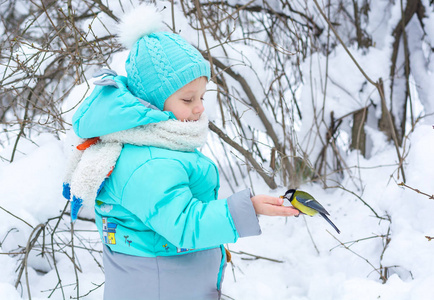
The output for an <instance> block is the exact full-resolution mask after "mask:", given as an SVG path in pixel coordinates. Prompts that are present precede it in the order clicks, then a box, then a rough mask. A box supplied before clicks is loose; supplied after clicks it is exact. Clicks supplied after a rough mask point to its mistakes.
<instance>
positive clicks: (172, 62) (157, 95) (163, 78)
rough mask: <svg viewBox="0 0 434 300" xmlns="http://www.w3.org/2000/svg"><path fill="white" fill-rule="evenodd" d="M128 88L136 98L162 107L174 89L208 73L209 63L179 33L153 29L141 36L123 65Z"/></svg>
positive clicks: (209, 73)
mask: <svg viewBox="0 0 434 300" xmlns="http://www.w3.org/2000/svg"><path fill="white" fill-rule="evenodd" d="M125 69H126V71H127V74H128V76H127V77H128V88H129V89H130V91H131V92H132V93H133V94H134V95H135V96H136V97H139V98H142V99H143V100H145V101H147V102H149V103H151V104H152V105H154V106H156V107H158V109H160V110H163V109H164V102H165V101H166V99H167V98H169V97H170V95H172V94H173V93H175V92H176V91H177V90H179V89H180V88H182V87H183V86H185V85H186V84H188V83H190V82H191V81H193V80H195V79H196V78H199V77H206V78H207V79H208V80H209V79H210V76H211V71H210V66H209V62H208V61H206V60H205V59H204V58H203V57H202V55H201V54H200V52H199V51H198V50H197V49H196V48H194V47H193V46H192V45H190V44H189V43H187V41H185V40H184V39H183V38H181V37H180V36H179V35H177V34H175V33H171V32H154V33H151V34H148V35H146V36H143V37H142V38H140V39H139V40H138V41H137V42H136V44H135V45H134V46H133V48H132V50H131V52H130V54H129V57H128V59H127V61H126V64H125Z"/></svg>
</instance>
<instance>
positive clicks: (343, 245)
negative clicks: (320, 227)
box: [314, 0, 387, 282]
mask: <svg viewBox="0 0 434 300" xmlns="http://www.w3.org/2000/svg"><path fill="white" fill-rule="evenodd" d="M314 1H315V0H314ZM326 231H327V232H328V233H329V234H330V235H331V236H332V237H333V238H334V239H335V240H336V241H338V243H339V244H341V246H342V247H344V248H345V249H347V250H348V251H350V252H351V253H353V254H354V255H356V256H358V257H359V258H361V259H363V260H364V261H365V262H367V263H368V264H369V265H370V266H371V267H372V268H373V269H374V271H375V272H377V273H378V274H379V275H380V278H381V279H382V280H383V282H386V281H387V279H386V278H384V276H383V274H381V272H380V271H379V270H378V268H376V267H375V266H374V265H373V264H372V263H371V262H370V261H369V260H367V259H366V258H364V257H363V256H361V255H360V254H358V253H356V252H355V251H353V250H352V249H350V248H349V247H348V246H347V245H345V244H344V243H342V242H341V241H340V240H339V239H338V238H337V237H335V236H334V235H333V234H332V233H330V231H328V229H326Z"/></svg>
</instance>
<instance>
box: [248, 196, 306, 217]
mask: <svg viewBox="0 0 434 300" xmlns="http://www.w3.org/2000/svg"><path fill="white" fill-rule="evenodd" d="M250 199H251V200H252V203H253V207H254V208H255V211H256V214H258V215H266V216H282V217H291V216H298V214H299V213H300V211H298V209H295V208H293V207H288V206H282V204H283V199H282V198H279V197H272V196H268V195H256V196H253V197H252V198H250Z"/></svg>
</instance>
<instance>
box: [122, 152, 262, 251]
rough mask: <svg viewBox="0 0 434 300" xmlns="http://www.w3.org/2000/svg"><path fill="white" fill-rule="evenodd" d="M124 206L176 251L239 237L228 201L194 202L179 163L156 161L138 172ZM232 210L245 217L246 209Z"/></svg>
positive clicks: (131, 180)
mask: <svg viewBox="0 0 434 300" xmlns="http://www.w3.org/2000/svg"><path fill="white" fill-rule="evenodd" d="M244 201H246V200H244ZM248 201H249V202H250V196H248ZM229 202H231V200H230V201H229ZM122 205H123V206H124V207H125V208H126V209H128V210H130V211H131V212H132V213H134V214H135V215H136V216H137V217H138V218H140V219H141V221H142V222H143V223H144V224H145V225H146V226H148V227H149V228H151V229H152V230H154V231H155V232H157V233H158V234H160V235H161V236H163V237H164V238H166V239H167V240H168V241H169V242H170V243H172V244H173V245H175V246H176V247H182V248H196V249H198V248H206V247H213V246H218V245H221V244H224V243H234V242H236V240H237V239H238V238H239V236H240V235H239V233H238V232H237V229H236V224H235V222H234V219H233V218H232V216H231V212H230V209H229V206H228V200H227V199H222V200H216V201H210V202H206V203H205V202H202V201H200V199H196V198H194V197H193V195H192V193H191V190H190V187H189V176H188V173H187V171H186V169H185V168H184V166H183V165H182V164H181V163H180V162H178V161H176V160H172V159H153V160H150V161H148V162H147V163H145V164H144V165H142V166H140V167H139V168H138V169H137V170H135V172H134V173H133V174H132V175H131V177H130V178H129V180H128V182H127V183H126V185H125V187H124V190H123V193H122ZM250 205H251V204H250ZM232 206H233V209H234V211H235V210H236V211H237V212H238V214H241V213H242V210H243V208H242V206H243V205H241V207H240V208H237V205H232ZM244 209H245V207H244ZM254 217H255V218H256V215H254ZM241 223H242V222H241ZM257 226H259V225H257Z"/></svg>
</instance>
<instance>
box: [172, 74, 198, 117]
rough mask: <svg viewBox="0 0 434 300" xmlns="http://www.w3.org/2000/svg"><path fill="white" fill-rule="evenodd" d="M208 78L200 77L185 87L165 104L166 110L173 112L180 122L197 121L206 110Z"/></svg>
mask: <svg viewBox="0 0 434 300" xmlns="http://www.w3.org/2000/svg"><path fill="white" fill-rule="evenodd" d="M206 83H207V80H206V77H200V78H197V79H195V80H193V81H192V82H190V83H188V84H186V85H184V86H183V87H182V88H180V89H179V90H177V91H176V92H175V93H173V94H172V95H171V96H170V97H169V98H167V100H166V101H165V102H164V110H165V111H171V112H173V114H174V115H175V117H176V119H178V120H180V121H183V122H184V121H197V120H199V118H200V116H201V115H202V113H203V111H204V110H205V108H204V107H203V103H202V101H203V95H204V94H205V92H206Z"/></svg>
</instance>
